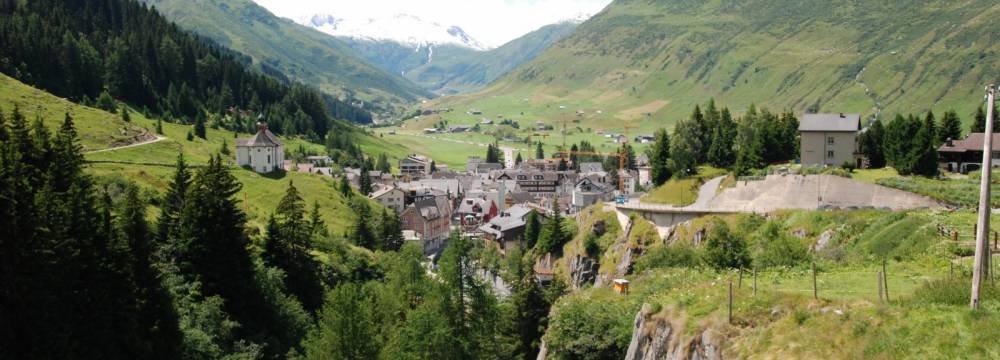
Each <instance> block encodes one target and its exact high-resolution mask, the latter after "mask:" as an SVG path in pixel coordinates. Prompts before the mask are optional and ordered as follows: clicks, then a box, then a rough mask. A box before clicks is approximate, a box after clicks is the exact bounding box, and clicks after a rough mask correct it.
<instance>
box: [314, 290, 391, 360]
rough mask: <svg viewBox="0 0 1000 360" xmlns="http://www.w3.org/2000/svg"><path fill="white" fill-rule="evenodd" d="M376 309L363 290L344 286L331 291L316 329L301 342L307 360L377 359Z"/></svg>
mask: <svg viewBox="0 0 1000 360" xmlns="http://www.w3.org/2000/svg"><path fill="white" fill-rule="evenodd" d="M375 308H376V306H375V304H372V303H371V302H370V300H368V299H367V296H366V294H365V291H364V288H363V287H361V286H358V285H356V284H350V283H348V284H344V285H340V286H338V287H337V288H336V289H334V290H332V291H330V293H329V295H328V296H327V298H326V302H325V303H324V304H323V310H322V311H321V312H320V315H319V321H317V326H316V328H315V329H313V330H312V331H310V332H309V335H308V336H307V337H306V339H305V340H303V343H302V347H303V348H305V356H306V358H307V359H375V358H377V357H378V346H377V344H376V342H375V339H376V338H377V334H376V330H375V329H373V325H376V323H375V319H374V318H373V315H372V312H373V310H374V309H375Z"/></svg>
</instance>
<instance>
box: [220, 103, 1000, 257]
mask: <svg viewBox="0 0 1000 360" xmlns="http://www.w3.org/2000/svg"><path fill="white" fill-rule="evenodd" d="M473 113H474V112H470V114H473ZM474 115H479V114H478V111H476V112H475V113H474ZM432 130H434V129H428V130H427V132H433V131H432ZM867 130H868V127H867V126H863V121H862V119H861V116H860V115H859V114H845V113H827V114H804V115H803V117H802V121H801V122H800V123H799V126H798V132H799V134H798V138H799V141H800V146H799V154H798V159H799V160H797V161H796V162H794V163H789V164H788V166H784V167H782V172H781V174H780V176H782V177H784V176H785V175H788V174H793V173H803V174H804V173H807V172H808V169H824V168H839V167H841V166H847V165H845V164H850V165H852V166H854V167H856V168H859V169H860V168H866V167H868V166H869V159H868V158H867V157H866V156H865V155H864V154H863V152H862V151H860V147H861V146H862V145H861V144H860V143H861V138H862V135H863V134H864V133H865V132H866V131H867ZM448 131H449V132H466V131H469V129H468V127H460V128H459V127H451V128H450V129H449V130H448ZM994 136H995V135H994ZM615 137H616V138H615V139H613V140H614V142H615V143H626V144H627V143H629V140H631V139H629V138H627V137H624V136H622V135H618V134H616V135H615ZM653 140H654V137H653V136H652V135H639V136H636V137H635V139H634V141H635V142H636V143H647V142H652V141H653ZM982 142H983V134H982V133H971V134H969V135H968V136H967V137H966V138H964V139H954V140H953V139H948V140H947V141H946V142H945V143H944V144H943V145H941V146H940V148H939V149H938V152H939V155H938V158H939V167H940V168H941V170H942V171H948V172H955V173H967V172H969V171H973V170H977V169H978V164H979V163H978V161H979V159H980V157H981V156H982V151H981V150H980V149H981V148H982ZM993 143H994V150H995V151H1000V144H998V141H994V142H993ZM236 148H237V152H236V154H237V156H236V158H237V162H238V164H239V165H240V166H244V167H248V168H250V169H252V170H254V171H256V172H259V173H268V172H271V171H277V170H283V171H295V172H301V173H309V174H315V175H316V176H327V177H334V178H338V179H342V180H346V181H347V182H349V183H350V185H351V186H352V187H353V188H355V189H361V188H362V186H363V185H362V183H363V182H364V183H367V184H366V185H364V186H366V187H369V188H370V189H371V191H370V192H368V193H367V194H365V195H367V196H368V197H369V198H371V199H373V200H374V201H376V202H378V203H379V204H381V205H382V206H384V207H385V208H388V209H391V210H392V211H394V212H395V213H396V214H397V215H398V216H399V217H400V218H401V222H402V225H403V235H404V237H405V239H406V241H407V242H413V243H415V244H418V245H419V247H420V248H421V249H423V251H424V253H425V255H426V256H428V257H429V258H430V259H431V260H434V259H435V258H436V256H438V255H439V254H440V252H441V251H442V250H443V249H444V248H445V246H446V245H447V244H446V241H447V239H448V237H449V236H450V235H451V233H452V232H453V231H457V232H458V233H460V234H461V236H463V237H467V238H473V239H481V240H483V241H486V242H487V243H489V244H492V245H493V246H496V247H497V249H498V250H499V251H500V252H501V253H504V252H505V251H506V250H508V249H512V248H515V247H518V246H520V240H521V236H522V234H523V232H524V230H525V227H526V224H527V219H528V217H529V215H531V214H535V215H536V216H540V217H541V219H543V220H544V219H545V218H548V217H550V216H552V215H553V212H555V211H558V212H560V215H563V216H574V215H576V214H578V213H579V212H580V211H581V210H583V209H585V208H587V207H589V206H592V205H595V204H600V203H606V204H609V205H613V206H615V207H617V208H618V209H619V210H620V211H624V212H628V211H637V209H638V210H642V211H645V212H646V213H645V214H643V215H644V216H645V217H646V218H647V219H651V220H652V219H653V218H654V217H653V216H651V212H660V213H662V212H668V213H673V212H675V210H676V212H681V211H685V213H687V214H694V216H701V215H706V214H709V213H739V212H748V213H749V212H754V213H756V212H767V211H773V210H775V209H780V208H801V209H817V208H821V209H823V208H826V209H829V208H865V207H868V208H875V207H880V208H892V209H905V208H917V207H930V206H934V205H935V204H936V203H935V202H933V201H925V200H924V199H922V198H920V197H918V196H916V195H914V194H909V193H905V192H900V191H895V192H890V191H888V190H889V189H882V188H880V187H873V186H868V185H865V184H860V183H856V182H853V181H852V180H848V179H842V180H836V179H834V180H826V183H827V186H826V187H827V188H824V190H823V193H821V194H819V199H820V200H818V201H816V199H815V197H816V196H815V195H808V196H806V197H809V196H812V197H813V198H812V199H807V200H802V199H798V200H796V196H794V195H788V196H783V197H784V198H783V199H780V200H778V199H769V198H768V197H767V196H769V195H768V194H767V193H766V191H765V190H759V189H758V190H756V191H757V192H758V193H757V194H756V195H755V196H752V197H750V198H746V195H745V194H744V195H742V196H743V197H744V198H746V199H743V200H741V202H734V201H732V200H729V201H728V202H726V201H725V199H726V196H725V194H722V193H721V191H717V190H719V189H715V188H711V189H708V188H707V187H706V189H703V190H702V192H703V193H711V195H706V194H701V197H702V198H701V199H699V201H698V203H697V204H695V205H692V206H688V207H684V208H675V207H673V206H659V205H655V204H646V203H644V202H643V201H642V200H641V198H642V197H643V195H645V194H646V189H651V188H653V187H654V186H655V185H654V184H653V183H652V179H651V174H650V170H651V166H650V165H651V164H650V159H649V156H648V155H647V154H646V153H645V152H643V153H641V154H638V156H636V157H635V167H634V169H627V168H625V167H624V161H622V162H621V163H620V165H621V166H619V167H618V168H617V169H616V168H614V166H610V167H611V168H610V169H609V166H608V165H607V164H609V163H611V164H616V163H619V162H618V161H611V162H608V161H604V160H606V159H605V158H603V157H601V156H589V157H588V156H584V155H585V153H582V152H581V153H572V152H557V153H555V154H552V155H554V157H547V158H542V159H527V160H524V161H517V162H515V161H513V160H512V159H503V158H502V157H501V158H498V159H497V161H494V162H488V161H486V159H484V158H482V157H480V156H475V155H472V156H469V157H468V161H467V164H466V167H465V168H464V169H451V168H449V167H448V166H445V165H437V164H435V162H434V160H433V159H431V158H429V157H427V156H424V155H420V154H410V155H408V156H406V157H405V158H403V159H401V160H400V161H399V162H398V164H397V166H398V168H397V169H398V173H395V174H393V173H388V172H383V171H378V170H369V171H367V173H365V174H362V170H361V169H359V168H351V167H346V168H343V169H337V168H335V167H333V166H331V164H332V160H331V158H330V157H329V156H325V155H313V156H308V157H305V159H304V161H302V162H297V161H294V160H289V159H285V150H284V148H283V145H282V143H281V141H280V140H279V139H278V138H277V137H276V136H275V135H274V134H273V133H272V132H271V131H270V130H268V129H267V124H266V122H265V121H263V120H261V121H260V122H259V123H258V132H257V134H256V135H254V136H253V137H251V138H247V139H237V140H236ZM491 151H493V150H491ZM510 155H512V154H510ZM589 155H594V154H589ZM501 156H502V155H501ZM517 156H518V159H519V160H520V158H521V156H520V154H518V155H517ZM994 159H996V157H994ZM574 160H593V161H579V162H578V163H574V162H573V161H574ZM994 166H1000V160H994ZM745 178H746V179H743V180H747V179H750V180H764V181H759V183H760V184H763V185H759V186H757V188H771V190H768V191H772V192H773V191H782V192H793V193H794V192H803V193H804V192H807V191H805V190H803V189H797V188H794V187H790V186H799V187H803V186H807V185H805V184H810V182H809V181H808V180H805V181H804V182H803V181H797V182H796V185H786V184H785V183H782V182H780V181H781V180H779V179H777V178H775V179H759V178H756V177H745ZM802 178H803V179H807V177H806V176H805V175H803V177H802ZM812 179H813V180H812V182H816V181H820V182H822V181H823V179H821V178H815V177H814V178H812ZM718 180H721V176H720V177H719V178H718V179H715V181H710V182H708V184H707V185H709V186H715V187H718V184H719V181H718ZM768 184H773V185H768ZM830 184H840V185H839V186H833V187H831V185H830ZM743 186H746V188H747V189H749V188H750V187H751V186H749V185H747V181H742V185H741V187H743ZM796 189H797V190H796ZM746 191H749V190H744V192H746ZM715 192H719V193H720V194H719V195H715ZM887 193H891V194H893V195H894V196H895V197H892V200H891V201H889V200H886V199H885V198H880V199H879V200H878V201H875V199H874V197H875V196H876V195H864V196H868V198H865V199H862V200H858V199H857V198H856V197H858V195H857V194H883V195H881V196H883V197H885V196H886V195H884V194H887ZM810 194H811V193H810ZM864 196H862V197H864ZM824 197H825V199H824ZM709 200H716V201H714V202H711V201H709ZM692 211H693V212H692ZM679 219H680V220H671V221H667V222H666V223H664V224H657V225H658V226H660V225H662V226H661V229H666V230H664V232H663V234H662V235H666V234H667V233H668V232H669V231H670V230H669V227H671V226H673V225H676V223H678V222H681V221H685V220H688V219H689V217H682V218H679ZM536 270H539V269H536ZM544 270H545V269H541V272H544Z"/></svg>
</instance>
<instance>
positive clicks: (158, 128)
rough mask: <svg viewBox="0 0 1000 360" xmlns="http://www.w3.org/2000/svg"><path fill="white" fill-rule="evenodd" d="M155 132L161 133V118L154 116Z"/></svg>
mask: <svg viewBox="0 0 1000 360" xmlns="http://www.w3.org/2000/svg"><path fill="white" fill-rule="evenodd" d="M156 133H157V134H159V135H163V119H161V118H156Z"/></svg>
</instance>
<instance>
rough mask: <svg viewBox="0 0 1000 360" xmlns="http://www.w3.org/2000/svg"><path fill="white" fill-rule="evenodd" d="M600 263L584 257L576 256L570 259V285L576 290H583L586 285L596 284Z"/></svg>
mask: <svg viewBox="0 0 1000 360" xmlns="http://www.w3.org/2000/svg"><path fill="white" fill-rule="evenodd" d="M599 266H600V264H598V262H597V261H596V260H594V259H591V258H589V257H586V256H582V255H574V256H573V257H572V258H570V259H569V277H570V285H572V286H573V288H574V289H579V288H582V287H583V286H584V285H589V284H593V283H594V279H595V278H596V277H597V269H598V267H599Z"/></svg>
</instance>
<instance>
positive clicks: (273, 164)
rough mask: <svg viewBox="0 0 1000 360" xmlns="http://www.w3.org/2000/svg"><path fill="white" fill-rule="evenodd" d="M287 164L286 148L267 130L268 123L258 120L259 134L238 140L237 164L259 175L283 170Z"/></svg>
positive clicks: (262, 119) (261, 119)
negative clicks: (247, 167) (282, 167)
mask: <svg viewBox="0 0 1000 360" xmlns="http://www.w3.org/2000/svg"><path fill="white" fill-rule="evenodd" d="M284 162H285V147H284V145H283V144H282V143H281V140H278V137H277V136H275V135H274V133H272V132H271V131H270V130H268V129H267V121H264V118H263V117H261V118H260V119H258V120H257V134H256V135H254V136H253V137H251V138H244V139H236V163H237V164H238V165H240V166H249V167H250V168H251V169H253V171H256V172H258V173H269V172H272V171H275V170H278V169H280V168H281V165H282V164H284Z"/></svg>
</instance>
